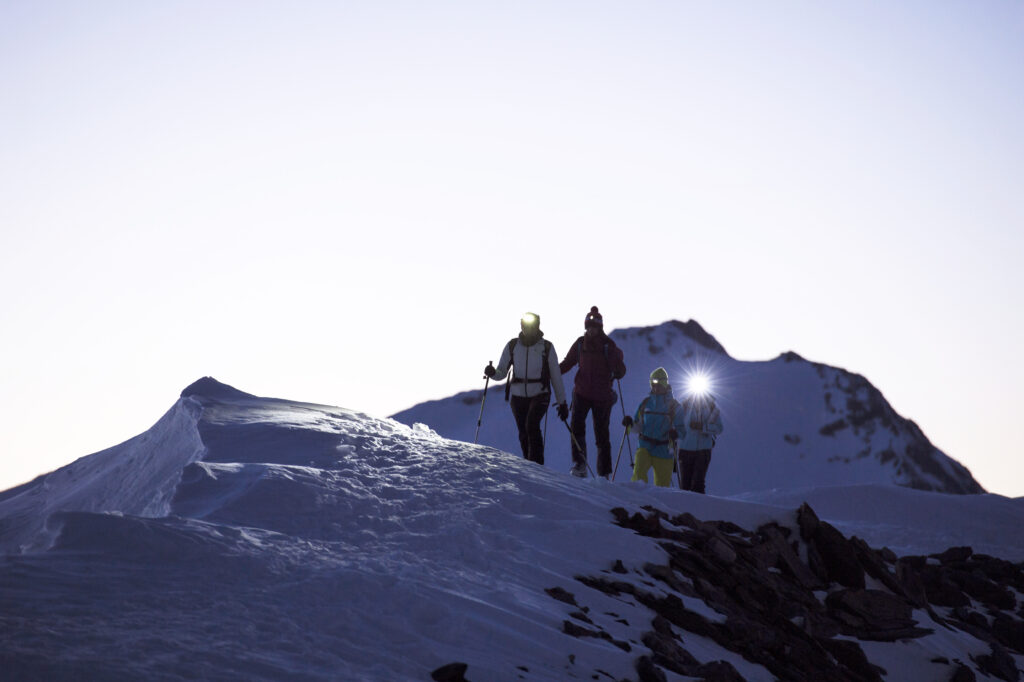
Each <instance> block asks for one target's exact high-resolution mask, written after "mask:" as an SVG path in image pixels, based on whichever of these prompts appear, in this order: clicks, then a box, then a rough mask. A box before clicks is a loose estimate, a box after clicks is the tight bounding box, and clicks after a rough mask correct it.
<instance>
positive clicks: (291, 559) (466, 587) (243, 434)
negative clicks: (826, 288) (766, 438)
mask: <svg viewBox="0 0 1024 682" xmlns="http://www.w3.org/2000/svg"><path fill="white" fill-rule="evenodd" d="M776 495H777V497H773V495H771V494H768V493H761V494H760V496H759V497H758V499H756V500H754V499H750V500H734V499H727V498H722V497H715V496H710V495H709V496H699V495H694V494H691V493H684V492H680V491H677V490H669V489H655V488H653V487H648V486H645V485H643V484H630V483H616V484H609V483H607V482H603V481H593V480H586V481H584V480H579V479H575V478H572V477H570V476H568V475H566V474H563V473H561V472H559V471H557V470H555V469H554V468H551V467H539V466H536V465H534V464H531V463H529V462H526V461H524V460H523V459H522V457H521V456H519V455H513V454H509V453H506V452H502V451H499V450H496V449H494V448H491V447H487V446H474V445H471V444H468V443H464V442H458V441H454V440H448V439H445V438H442V437H440V436H439V435H437V434H436V433H435V432H433V431H432V430H431V429H429V428H427V427H425V426H422V425H413V426H406V425H403V424H401V423H399V422H396V421H392V420H382V419H374V418H371V417H368V416H366V415H363V414H360V413H358V412H354V411H351V410H346V409H340V408H334V407H328V406H321V405H311V404H306V403H299V402H293V401H286V400H277V399H269V398H258V397H255V396H251V395H249V394H246V393H243V392H241V391H237V390H235V389H233V388H231V387H228V386H225V385H223V384H220V383H218V382H216V381H214V380H212V379H203V380H200V381H198V382H196V383H195V384H193V385H192V386H190V387H189V388H187V389H186V390H185V391H184V392H183V393H182V396H181V398H180V399H179V400H178V402H177V403H176V404H175V405H174V406H173V407H172V408H171V410H170V411H169V412H168V413H167V415H165V416H164V417H163V418H162V419H161V420H160V421H158V422H157V424H156V425H154V427H153V428H152V429H150V430H149V431H147V432H146V433H144V434H142V435H140V436H138V437H136V438H134V439H132V440H130V441H128V442H126V443H124V444H122V445H119V446H116V447H114V448H111V449H109V450H106V451H103V452H100V453H97V454H95V455H91V456H88V457H84V458H82V459H80V460H78V461H77V462H74V463H73V464H71V465H69V466H67V467H64V468H62V469H60V470H58V471H55V472H53V473H51V474H47V475H45V476H41V477H40V478H38V479H36V480H35V481H32V482H31V483H28V484H26V485H23V486H20V487H18V488H14V489H12V490H9V491H6V492H4V493H2V494H0V549H2V551H3V552H4V554H3V556H2V557H0V666H3V670H4V671H5V675H6V676H8V677H9V678H10V679H185V678H188V679H195V678H200V679H266V680H279V679H309V680H314V679H323V680H334V679H350V680H424V679H429V677H430V674H431V671H434V670H437V669H439V668H441V667H442V666H444V665H446V664H449V663H452V662H461V663H464V664H465V665H466V666H467V669H466V670H467V672H466V673H465V677H466V678H467V679H471V680H475V681H477V682H479V681H480V680H516V679H527V680H566V679H594V678H595V676H596V679H615V680H622V679H638V675H640V674H641V673H640V672H639V670H640V668H639V667H638V666H639V665H640V663H639V661H640V660H641V659H644V660H646V661H647V663H651V662H652V661H654V660H655V658H656V657H654V658H652V656H653V653H652V652H653V649H650V647H648V646H647V644H645V642H646V641H647V640H646V634H645V633H647V632H648V631H649V630H650V629H651V618H652V613H651V612H650V611H649V610H648V608H647V606H645V605H644V604H643V603H641V601H640V598H641V597H642V598H643V599H651V598H655V597H656V598H657V599H658V600H662V601H664V600H670V597H672V594H675V593H671V589H672V588H670V587H669V586H668V585H666V584H664V583H663V582H660V581H659V580H656V579H654V578H652V576H651V575H650V574H649V573H645V570H647V569H646V568H645V567H648V566H658V565H665V564H666V562H667V561H668V559H669V556H670V551H669V549H667V548H666V545H665V544H664V543H665V538H659V537H657V536H656V535H657V534H655V535H654V536H652V534H651V533H650V532H649V528H650V526H649V524H646V522H644V523H645V525H643V526H642V528H644V529H646V530H645V531H644V532H638V531H637V529H636V528H633V527H630V525H629V524H625V523H622V522H621V519H622V517H621V516H620V515H617V514H623V513H624V514H626V515H632V516H636V515H640V514H649V513H650V512H649V511H648V510H651V509H654V510H658V511H659V513H661V514H663V515H665V516H666V518H668V517H674V516H678V515H681V514H684V513H687V514H689V515H691V516H692V517H693V518H695V519H705V520H721V521H722V522H728V523H729V524H735V526H736V527H737V528H741V529H751V530H753V529H757V528H760V527H764V526H765V524H774V526H773V527H778V528H782V529H788V530H785V532H788V533H791V534H792V537H793V538H796V537H797V534H799V532H800V529H799V528H798V524H797V517H796V513H795V506H796V500H797V499H801V500H802V498H804V497H807V496H811V497H813V496H815V495H819V496H823V499H827V504H822V505H821V508H822V509H823V510H824V511H821V512H820V516H821V517H822V519H823V520H828V521H829V522H831V523H833V524H835V525H836V526H837V527H839V528H841V529H842V530H843V531H844V532H846V533H853V532H856V534H857V535H859V536H860V537H861V538H863V539H864V540H866V541H867V543H869V544H870V545H871V546H872V547H883V546H888V547H889V549H890V550H892V551H893V552H894V553H895V554H918V555H925V554H929V553H936V552H941V551H943V550H945V549H946V548H948V547H950V546H962V545H972V546H973V547H974V548H975V551H976V552H981V551H984V552H985V553H987V554H991V555H994V556H997V557H1002V558H1003V559H1010V560H1013V561H1020V560H1022V559H1024V549H1022V548H1024V535H1022V534H1024V531H1022V528H1024V524H1022V523H1021V521H1022V520H1024V519H1022V516H1024V510H1022V509H1021V505H1020V501H1019V500H1006V499H1005V498H1000V497H998V496H993V495H975V496H966V497H961V496H958V497H950V496H948V495H943V494H938V493H934V492H922V491H915V490H909V489H904V488H897V487H893V486H877V485H868V486H859V487H850V488H846V487H835V488H831V489H828V490H827V491H826V492H825V493H821V492H820V491H819V490H818V489H812V490H809V491H806V492H792V491H777V493H776ZM777 499H778V500H782V501H783V506H778V504H777V501H776V500H777ZM950 500H956V501H957V505H958V506H956V507H955V510H956V511H955V513H954V512H944V511H943V510H948V509H950ZM875 501H880V503H879V504H873V503H874V502H875ZM817 503H818V501H815V502H812V504H817ZM865 505H868V506H873V511H872V512H871V513H866V512H865V511H864V509H863V507H864V506H865ZM613 509H614V510H621V511H620V512H617V513H613V512H612V510H613ZM908 510H917V511H918V512H919V516H911V515H909V514H908V513H906V512H907V511H908ZM963 515H970V516H971V517H972V520H973V522H972V521H969V520H967V519H963V518H961V519H960V522H958V523H954V522H952V519H953V518H954V517H957V516H963ZM687 518H689V517H687ZM908 524H909V525H908ZM704 528H714V529H718V528H726V529H728V528H730V527H729V526H727V525H719V526H707V527H705V526H698V528H697V530H696V531H695V532H698V531H700V530H701V529H704ZM708 532H711V531H708ZM714 532H716V533H717V532H719V531H718V530H715V531H714ZM737 532H738V531H737ZM745 532H746V531H745ZM748 536H749V537H750V538H753V537H755V535H750V534H749V532H748V535H747V536H743V537H741V536H739V535H735V536H734V535H728V534H727V535H726V536H723V537H724V538H725V539H724V542H726V544H730V543H737V544H736V545H735V546H736V547H737V548H739V549H737V550H736V553H737V555H738V556H741V557H742V556H743V554H742V553H743V552H745V551H747V550H746V549H743V547H746V546H747V545H748V544H750V543H751V542H752V541H751V540H750V539H748ZM716 537H717V536H716ZM718 540H722V538H718ZM744 543H746V544H744ZM711 545H714V547H715V551H716V552H718V553H719V554H722V555H723V556H728V552H727V551H726V550H725V549H723V546H722V545H721V544H720V543H719V544H716V543H710V542H709V547H710V546H711ZM808 546H810V545H808ZM694 547H696V545H694ZM672 551H678V550H672ZM686 551H690V550H686ZM693 551H697V550H696V549H694V550H693ZM701 551H703V550H701ZM708 551H711V550H708ZM750 551H753V550H750ZM708 556H709V557H711V555H708ZM922 561H924V560H922ZM929 561H931V560H929ZM740 563H742V562H738V563H737V562H735V561H734V564H735V565H737V566H738V565H739V564H740ZM915 565H916V564H915ZM621 566H627V567H628V568H624V569H622V570H626V571H627V572H628V575H625V577H622V576H621V574H619V573H617V572H616V571H614V570H613V569H615V568H617V567H621ZM778 570H779V569H777V568H774V567H771V566H768V567H765V571H764V572H763V573H762V574H761V575H762V577H766V576H767V578H768V579H774V578H771V576H772V575H775V574H776V573H777V572H778ZM719 573H722V572H719ZM602 576H604V577H608V576H613V577H617V579H618V582H620V583H621V582H625V583H629V585H631V587H627V588H623V587H622V586H621V585H619V586H618V587H615V588H614V589H620V590H621V589H626V590H631V591H632V592H629V591H626V592H622V591H620V592H619V593H618V594H611V593H604V592H601V591H599V590H595V589H594V588H589V587H586V583H585V582H581V580H590V581H591V584H593V585H598V584H599V582H595V580H600V579H601V578H602ZM787 579H788V578H787ZM679 580H682V581H683V582H686V581H691V583H692V584H694V585H697V584H699V581H697V580H696V578H692V579H691V578H687V577H686V576H684V575H680V578H679ZM838 589H839V588H838V586H836V585H832V586H831V587H826V586H824V585H823V586H822V590H833V591H838ZM844 589H845V588H844ZM999 589H1000V590H1003V589H1005V590H1009V592H1008V593H1009V594H1010V595H1011V598H1013V599H1014V602H1015V603H1017V602H1018V601H1019V599H1020V592H1019V591H1017V590H1016V589H1015V588H1003V587H1000V588H999ZM641 592H642V593H643V594H642V595H641V597H637V596H636V595H640V594H641ZM566 593H572V594H575V595H576V596H575V597H574V598H575V599H578V600H579V602H580V603H584V602H585V603H587V604H589V605H591V606H588V607H587V608H588V610H589V612H590V616H588V617H590V619H591V621H593V622H594V623H596V625H587V624H585V623H583V621H579V620H577V618H578V616H577V615H573V612H574V609H573V608H572V607H571V606H570V605H568V604H566V603H565V602H563V601H560V600H559V599H558V598H555V595H558V596H562V595H564V594H566ZM829 593H830V594H831V592H829ZM820 594H821V595H824V594H825V592H824V591H822V592H821V593H820ZM1000 594H1002V592H1000ZM643 595H646V596H643ZM652 595H653V597H652ZM805 596H806V595H805ZM673 598H676V599H680V600H683V601H682V602H681V603H683V604H685V606H686V608H687V609H688V610H689V611H692V612H694V613H697V614H698V615H699V617H700V619H701V622H703V623H705V624H707V625H706V626H707V627H708V628H709V631H708V633H707V634H705V635H698V634H694V633H687V632H686V631H685V629H681V628H680V626H679V625H675V624H673V625H670V626H669V628H668V632H669V634H668V635H664V633H662V634H663V636H667V637H671V638H676V639H679V640H680V641H684V642H685V645H686V650H687V651H688V652H689V653H690V654H692V655H693V656H695V657H696V658H697V659H699V663H700V664H701V665H702V666H703V665H711V668H707V669H708V670H710V669H712V668H714V669H724V667H723V666H725V665H726V664H728V667H729V668H731V669H733V670H735V671H737V672H738V674H739V675H740V676H742V678H743V679H748V680H769V679H772V678H773V677H774V676H775V675H773V673H772V672H771V671H770V670H769V668H768V667H766V666H767V665H769V664H768V663H766V662H765V661H762V660H756V659H755V660H751V659H749V658H748V657H745V656H744V655H742V654H740V653H737V652H736V651H734V650H732V649H730V648H729V646H726V644H729V642H728V641H726V640H723V639H722V637H723V636H725V635H723V634H722V633H726V632H727V629H725V628H726V625H727V624H735V623H736V621H735V619H734V618H731V617H729V616H727V615H726V614H724V613H720V612H718V611H717V610H716V608H721V606H720V603H719V602H718V601H715V600H714V599H711V598H706V599H703V600H702V598H700V597H692V596H685V595H684V596H676V597H673ZM808 598H809V599H817V597H816V596H814V595H812V596H811V597H808ZM823 598H824V597H822V599H823ZM965 598H967V599H969V600H971V601H969V603H970V604H972V608H970V609H969V610H968V611H965V612H964V613H965V616H964V617H965V618H966V617H968V616H970V617H972V618H973V617H974V616H973V615H972V614H980V613H982V612H983V610H984V608H985V607H984V605H983V604H982V603H981V602H975V601H973V598H972V597H969V596H968V597H965ZM837 600H838V598H837ZM670 601H671V600H670ZM823 603H824V602H822V604H823ZM816 608H817V607H816ZM821 608H822V609H824V608H825V607H824V606H821ZM1004 612H1005V609H1004V610H1003V611H1000V612H999V613H1000V618H1003V619H1004V620H1005V619H1006V618H1009V619H1010V621H1011V622H1010V626H1007V627H1009V631H1010V632H1012V631H1013V627H1016V626H1014V625H1013V624H1014V623H1018V622H1020V621H1019V619H1018V618H1017V617H1016V616H1014V615H1013V614H1012V611H1008V612H1005V613H1004ZM608 613H614V614H615V616H614V617H612V616H609V615H607V614H608ZM1006 613H1009V614H1010V615H1006ZM935 618H937V619H938V620H934V619H933V618H932V616H931V615H929V614H927V613H925V612H923V611H920V610H917V611H914V619H915V623H916V624H917V626H920V629H921V630H924V631H928V632H930V633H932V634H927V635H920V636H916V637H915V638H914V639H912V640H909V641H908V642H905V643H900V642H895V643H885V642H874V643H867V642H862V643H861V644H860V645H859V646H860V647H862V649H863V651H864V652H865V653H866V655H867V656H868V657H869V658H870V659H871V662H872V663H877V664H878V665H881V666H882V667H886V669H887V670H888V671H889V675H888V677H887V679H891V680H892V679H899V680H921V679H935V680H938V679H948V677H949V675H950V674H951V673H952V671H953V670H954V668H955V666H956V665H964V666H968V667H971V668H972V669H974V670H976V671H978V673H979V674H982V670H983V669H984V670H987V669H988V668H985V667H984V666H983V665H982V662H983V661H988V660H989V659H992V660H993V661H996V662H998V663H1002V664H1004V665H1005V664H1006V660H1007V659H1006V658H1004V657H998V656H996V650H995V648H994V647H995V646H998V644H993V642H990V641H988V639H986V637H988V638H989V639H991V638H992V637H993V636H992V635H985V634H984V632H983V631H977V632H975V633H973V634H971V633H968V632H965V631H964V630H961V629H957V628H956V627H953V626H952V625H947V624H945V622H946V619H949V622H950V623H958V622H960V621H955V619H953V618H952V616H951V615H950V614H949V612H948V610H947V611H941V612H940V611H939V610H936V615H935ZM993 618H994V617H993ZM940 621H941V622H940ZM567 622H577V623H580V625H578V626H567V625H566V623H567ZM1001 622H1003V621H1001ZM578 627H583V628H584V629H588V630H590V631H592V632H595V633H597V635H600V633H601V632H603V633H604V634H605V635H606V637H605V636H586V635H581V634H580V631H579V630H578V629H574V628H578ZM598 627H600V628H601V630H600V632H598V631H597V630H596V629H595V628H598ZM661 627H662V629H663V630H664V624H662V626H661ZM673 628H674V629H673ZM716 637H717V639H716ZM993 641H994V640H993ZM723 642H724V643H723ZM659 646H660V645H659ZM836 646H840V648H841V649H844V650H845V649H847V648H849V647H848V646H847V645H836ZM1003 653H1005V651H1003ZM1019 653H1020V652H1019V651H1016V650H1014V651H1013V652H1012V654H1008V655H1009V656H1010V658H1009V660H1010V661H1011V665H1013V666H1015V667H1019V666H1020V661H1021V659H1020V657H1019V656H1018V654H1019ZM986 657H988V658H986ZM933 659H944V660H945V661H946V663H936V662H935V661H934V660H933ZM975 659H977V660H975ZM712 664H714V665H712ZM655 665H657V664H655ZM830 665H831V664H830ZM716 666H717V667H716ZM844 669H845V668H844ZM870 669H871V668H867V670H870ZM957 669H959V668H957ZM664 670H668V672H664V673H663V674H666V675H667V679H671V680H676V679H685V678H684V677H681V676H680V674H678V673H674V672H671V669H669V668H664ZM452 679H457V678H452Z"/></svg>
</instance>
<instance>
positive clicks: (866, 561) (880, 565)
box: [850, 536, 922, 606]
mask: <svg viewBox="0 0 1024 682" xmlns="http://www.w3.org/2000/svg"><path fill="white" fill-rule="evenodd" d="M850 546H851V547H852V548H853V551H854V553H855V554H856V556H857V561H858V562H859V563H860V565H861V566H862V567H863V568H864V571H865V572H866V573H867V574H868V575H869V576H871V577H872V578H874V579H875V580H877V581H878V582H880V583H882V584H883V585H884V586H885V587H886V589H888V590H889V591H890V592H892V593H893V594H898V595H900V596H905V595H904V590H903V585H902V584H900V581H899V579H898V578H897V577H896V576H895V575H893V573H892V571H890V570H889V565H888V564H887V563H886V562H885V559H884V558H882V554H881V553H880V552H876V551H875V550H873V549H871V547H870V546H868V543H866V542H865V541H864V540H862V539H861V538H858V537H856V536H854V537H851V538H850ZM921 605H922V604H915V606H921Z"/></svg>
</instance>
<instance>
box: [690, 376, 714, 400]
mask: <svg viewBox="0 0 1024 682" xmlns="http://www.w3.org/2000/svg"><path fill="white" fill-rule="evenodd" d="M686 388H687V390H688V391H689V392H690V393H691V394H692V395H697V396H701V395H707V394H708V393H710V392H711V379H709V378H708V376H707V375H706V374H691V375H690V377H689V379H687V382H686Z"/></svg>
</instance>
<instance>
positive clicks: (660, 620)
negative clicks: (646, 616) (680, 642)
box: [651, 616, 675, 637]
mask: <svg viewBox="0 0 1024 682" xmlns="http://www.w3.org/2000/svg"><path fill="white" fill-rule="evenodd" d="M651 627H653V628H654V631H655V632H657V633H658V634H659V635H667V636H669V637H675V632H673V631H672V623H670V622H668V620H666V619H665V618H664V617H663V616H655V617H654V619H653V620H652V621H651Z"/></svg>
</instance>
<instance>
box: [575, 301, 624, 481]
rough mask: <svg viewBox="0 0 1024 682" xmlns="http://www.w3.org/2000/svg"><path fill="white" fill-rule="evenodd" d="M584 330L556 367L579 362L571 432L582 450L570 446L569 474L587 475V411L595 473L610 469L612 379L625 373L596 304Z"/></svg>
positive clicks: (587, 318) (616, 348) (618, 351)
mask: <svg viewBox="0 0 1024 682" xmlns="http://www.w3.org/2000/svg"><path fill="white" fill-rule="evenodd" d="M583 327H584V329H585V330H586V332H585V333H584V334H583V336H581V337H580V338H578V339H576V343H574V344H573V345H572V347H571V348H570V349H569V352H568V353H566V356H565V359H564V360H562V362H560V363H558V369H559V370H561V372H562V374H565V373H566V372H568V371H569V370H570V369H572V368H573V367H574V366H575V365H577V364H578V365H579V370H577V372H576V380H575V382H574V383H573V390H572V427H571V428H572V432H573V434H574V435H575V436H576V443H579V445H580V447H581V448H584V449H583V450H582V451H581V450H579V449H577V447H576V443H573V446H572V463H573V464H572V474H573V476H579V477H581V478H583V477H585V476H586V475H587V451H586V447H587V445H586V433H587V413H588V412H590V411H591V410H593V412H594V440H595V441H596V442H597V475H598V476H604V477H605V478H608V476H610V475H611V473H612V444H611V440H610V438H609V436H608V422H609V420H610V419H611V415H612V407H613V406H614V405H615V400H616V399H617V398H618V396H617V395H616V393H615V389H614V388H613V386H612V382H614V381H615V380H616V379H621V378H622V377H623V376H625V374H626V365H625V364H624V363H623V362H622V350H621V349H620V348H619V347H618V346H616V345H615V342H614V341H612V340H611V339H610V338H608V336H607V335H606V334H605V333H604V320H603V319H602V317H601V313H599V312H598V310H597V306H594V307H592V308H591V309H590V313H589V314H588V315H587V317H586V319H585V320H584V322H583Z"/></svg>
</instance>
